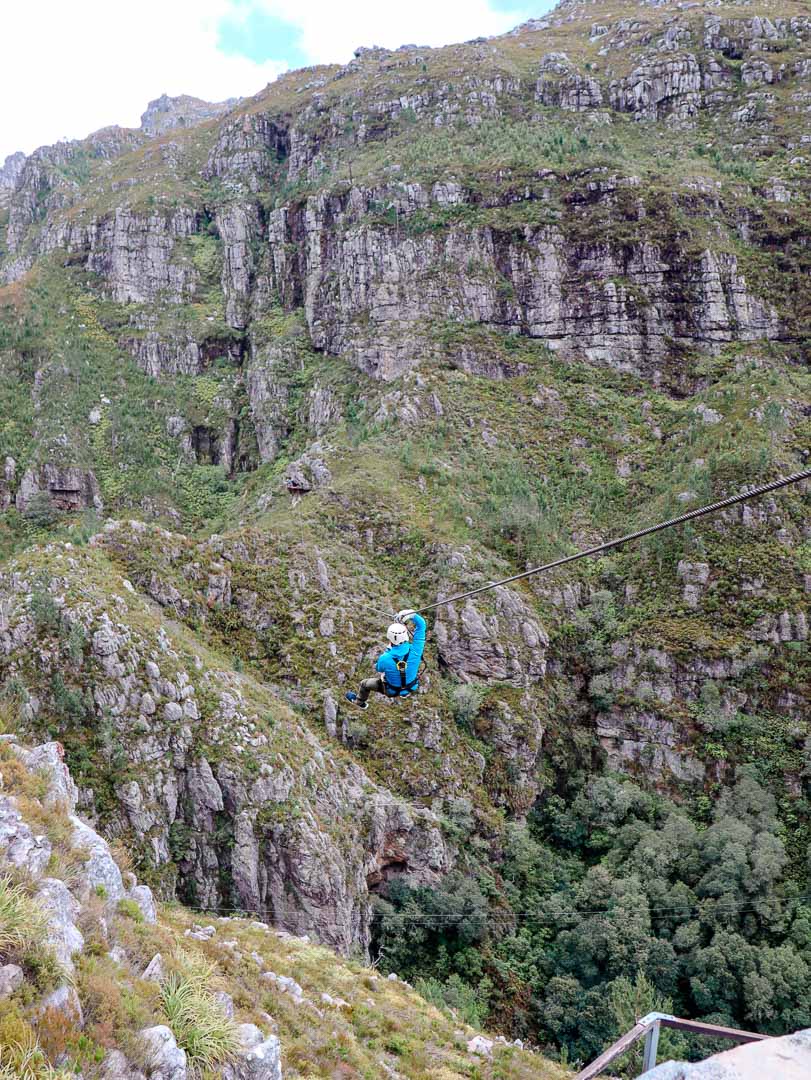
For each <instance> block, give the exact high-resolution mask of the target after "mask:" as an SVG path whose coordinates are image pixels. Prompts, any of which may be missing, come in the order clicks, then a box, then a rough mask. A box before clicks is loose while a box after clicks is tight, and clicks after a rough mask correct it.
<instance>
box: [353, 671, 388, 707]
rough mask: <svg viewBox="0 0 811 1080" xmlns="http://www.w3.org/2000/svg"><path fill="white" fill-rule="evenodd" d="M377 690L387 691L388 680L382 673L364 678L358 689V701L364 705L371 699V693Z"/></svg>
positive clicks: (383, 692) (378, 691)
mask: <svg viewBox="0 0 811 1080" xmlns="http://www.w3.org/2000/svg"><path fill="white" fill-rule="evenodd" d="M375 692H377V693H378V694H385V693H386V681H385V679H384V678H383V676H382V675H375V676H374V677H373V678H371V679H364V680H363V682H362V683H361V684H360V690H359V691H358V701H359V702H360V703H361V705H363V704H364V703H365V702H366V701H368V699H369V695H370V694H373V693H375Z"/></svg>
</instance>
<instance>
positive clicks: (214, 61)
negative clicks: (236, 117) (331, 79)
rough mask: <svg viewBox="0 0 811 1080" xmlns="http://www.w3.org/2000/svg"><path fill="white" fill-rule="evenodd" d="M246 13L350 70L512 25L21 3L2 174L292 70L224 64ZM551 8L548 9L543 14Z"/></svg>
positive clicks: (430, 16) (1, 74) (6, 24)
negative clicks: (375, 58)
mask: <svg viewBox="0 0 811 1080" xmlns="http://www.w3.org/2000/svg"><path fill="white" fill-rule="evenodd" d="M246 4H247V5H250V6H256V7H259V8H261V9H262V10H264V11H266V12H267V13H269V14H272V15H276V16H279V17H281V18H282V19H284V20H285V21H286V22H289V23H291V24H292V25H293V26H295V27H296V28H298V29H299V30H300V33H301V48H302V50H303V52H304V54H305V55H306V56H307V57H308V58H309V60H310V62H311V63H322V62H329V61H337V62H345V61H346V60H348V59H349V57H350V56H351V53H352V50H353V49H354V48H355V47H356V46H357V45H361V44H368V45H371V44H379V45H385V46H387V47H389V48H391V47H396V46H398V45H401V44H404V43H408V42H416V43H417V44H424V45H439V44H445V43H448V42H451V41H460V40H465V39H466V38H470V37H473V36H476V35H480V34H481V35H487V34H495V33H500V32H502V31H504V30H506V29H508V28H509V26H510V25H511V24H512V23H514V22H515V21H516V17H515V15H514V14H513V15H509V14H505V13H504V12H497V11H495V10H494V9H493V8H492V7H491V3H490V0H439V2H437V0H411V2H410V3H408V4H402V5H399V4H398V5H393V4H385V3H380V0H348V2H347V0H345V2H344V3H342V4H337V3H335V2H334V0H139V3H138V4H134V3H133V4H124V3H122V2H121V0H118V2H116V0H40V2H39V3H35V2H33V0H23V2H22V3H13V4H12V3H9V4H7V5H6V6H5V10H4V13H3V37H2V46H0V100H2V102H3V118H2V121H0V163H2V161H3V158H4V157H5V155H6V154H9V153H12V152H13V151H15V150H24V151H25V152H26V153H30V152H31V151H32V150H33V149H34V148H35V147H37V146H41V145H43V144H47V143H52V142H56V141H57V140H58V139H60V138H81V137H83V136H84V135H87V134H89V133H90V132H91V131H95V130H96V129H98V128H100V127H104V126H106V125H108V124H121V125H124V126H132V127H135V126H137V125H138V124H139V122H140V114H141V112H143V110H144V108H145V107H146V104H147V102H148V101H149V100H150V99H152V98H155V97H157V96H158V95H159V94H161V93H164V92H166V93H168V94H183V93H186V94H194V95H196V96H198V97H202V98H206V99H207V100H210V101H217V100H222V99H223V98H228V97H235V96H241V95H249V94H254V93H256V92H257V91H258V90H260V89H261V88H262V87H263V86H264V85H265V84H266V83H267V82H269V81H270V80H272V79H273V78H275V77H276V76H277V75H278V74H279V73H280V72H281V71H283V70H285V68H287V67H288V66H289V65H288V63H287V60H286V58H285V57H284V56H279V57H278V58H273V59H271V60H268V61H266V62H264V63H255V62H253V61H251V60H248V59H247V58H244V57H237V56H226V55H224V54H223V53H222V52H221V51H220V50H219V49H218V45H217V40H218V33H217V27H218V24H219V22H220V20H221V19H222V18H223V17H225V16H227V15H229V14H230V15H231V16H232V17H233V15H234V13H235V12H237V13H238V12H240V11H244V10H245V7H246ZM542 6H543V7H544V8H546V7H548V6H550V5H549V4H548V3H543V4H542Z"/></svg>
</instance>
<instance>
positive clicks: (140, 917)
mask: <svg viewBox="0 0 811 1080" xmlns="http://www.w3.org/2000/svg"><path fill="white" fill-rule="evenodd" d="M116 910H117V911H118V914H119V915H126V917H127V918H128V919H132V920H133V922H143V921H144V913H143V912H142V911H141V909H140V908H139V907H138V905H137V904H136V903H135V901H134V900H130V899H128V898H127V897H124V898H123V899H121V900H119V901H118V906H117V908H116Z"/></svg>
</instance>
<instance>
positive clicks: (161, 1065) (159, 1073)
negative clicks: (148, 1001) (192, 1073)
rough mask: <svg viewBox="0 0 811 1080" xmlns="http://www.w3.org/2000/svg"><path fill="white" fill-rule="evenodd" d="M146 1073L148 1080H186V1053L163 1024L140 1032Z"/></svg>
mask: <svg viewBox="0 0 811 1080" xmlns="http://www.w3.org/2000/svg"><path fill="white" fill-rule="evenodd" d="M141 1044H142V1046H143V1050H144V1061H145V1063H146V1068H147V1075H148V1076H149V1078H150V1080H186V1076H187V1072H186V1053H185V1051H184V1050H181V1049H180V1047H179V1046H178V1045H177V1043H176V1042H175V1037H174V1035H173V1034H172V1032H171V1031H170V1030H169V1028H168V1027H166V1026H165V1025H164V1024H157V1025H156V1026H155V1027H151V1028H145V1029H144V1030H143V1031H142V1032H141Z"/></svg>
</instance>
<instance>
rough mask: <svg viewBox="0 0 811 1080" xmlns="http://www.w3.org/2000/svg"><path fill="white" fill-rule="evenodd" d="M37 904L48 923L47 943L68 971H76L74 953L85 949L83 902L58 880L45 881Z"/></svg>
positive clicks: (41, 886) (41, 885) (38, 895)
mask: <svg viewBox="0 0 811 1080" xmlns="http://www.w3.org/2000/svg"><path fill="white" fill-rule="evenodd" d="M37 901H38V903H39V904H40V906H41V907H42V909H43V911H44V912H45V916H46V918H47V920H48V934H47V942H48V944H49V945H50V947H51V948H52V949H53V951H54V955H55V956H56V958H57V960H58V961H59V963H60V964H61V965H62V966H63V968H65V970H66V971H68V972H70V971H73V954H74V953H76V952H79V951H80V950H81V949H82V948H83V947H84V937H83V935H82V933H81V931H80V930H79V928H78V927H77V926H76V918H77V917H78V914H79V910H80V908H79V903H78V901H77V900H76V899H75V897H74V896H73V895H72V894H71V893H70V892H69V890H68V888H67V886H66V885H65V883H64V882H63V881H60V880H59V879H58V878H45V879H44V880H43V881H42V882H41V883H40V887H39V891H38V892H37Z"/></svg>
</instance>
